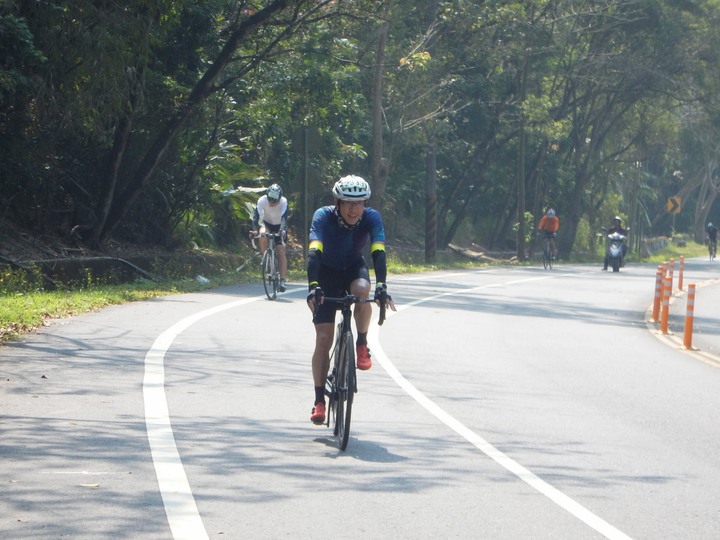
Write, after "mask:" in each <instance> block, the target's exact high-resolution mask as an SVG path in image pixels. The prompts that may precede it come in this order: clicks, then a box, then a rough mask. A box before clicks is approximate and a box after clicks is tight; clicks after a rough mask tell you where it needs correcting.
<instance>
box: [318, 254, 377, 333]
mask: <svg viewBox="0 0 720 540" xmlns="http://www.w3.org/2000/svg"><path fill="white" fill-rule="evenodd" d="M358 278H362V279H366V280H368V281H370V272H369V271H368V267H367V264H366V263H365V260H362V261H360V264H358V265H357V266H355V267H353V268H349V269H347V270H338V269H337V268H331V267H329V266H321V267H320V281H319V285H318V286H319V287H320V288H321V289H322V290H323V293H325V296H330V297H335V298H337V297H341V296H345V295H346V294H348V293H349V291H350V284H351V283H352V282H353V281H355V280H356V279H358ZM341 307H342V306H341V305H340V304H336V303H335V302H323V303H322V304H320V305H319V306H318V308H317V310H316V311H315V316H314V317H313V323H315V324H321V323H334V322H335V313H336V312H337V311H338V310H339V309H340V308H341Z"/></svg>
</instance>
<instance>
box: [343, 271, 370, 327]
mask: <svg viewBox="0 0 720 540" xmlns="http://www.w3.org/2000/svg"><path fill="white" fill-rule="evenodd" d="M348 277H349V279H350V286H349V287H348V289H349V291H350V294H352V295H353V296H357V297H359V298H368V297H369V296H370V287H371V284H370V272H369V271H368V267H367V265H366V264H365V263H364V262H363V263H362V264H360V265H359V266H358V267H357V268H355V269H353V270H352V271H351V272H350V273H349V274H348ZM371 305H372V304H370V303H364V304H355V308H354V309H353V312H354V313H353V316H354V317H355V326H356V328H357V331H358V333H359V334H367V331H368V329H369V328H370V319H371V317H372V308H371Z"/></svg>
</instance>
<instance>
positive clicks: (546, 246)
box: [543, 236, 553, 270]
mask: <svg viewBox="0 0 720 540" xmlns="http://www.w3.org/2000/svg"><path fill="white" fill-rule="evenodd" d="M552 267H553V255H552V244H551V243H550V237H548V236H545V237H544V238H543V268H545V269H546V270H547V269H548V268H549V269H550V270H552Z"/></svg>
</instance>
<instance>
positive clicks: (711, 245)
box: [707, 238, 717, 261]
mask: <svg viewBox="0 0 720 540" xmlns="http://www.w3.org/2000/svg"><path fill="white" fill-rule="evenodd" d="M707 247H708V255H709V256H710V260H711V261H714V260H715V252H716V251H717V240H711V239H710V238H708V239H707Z"/></svg>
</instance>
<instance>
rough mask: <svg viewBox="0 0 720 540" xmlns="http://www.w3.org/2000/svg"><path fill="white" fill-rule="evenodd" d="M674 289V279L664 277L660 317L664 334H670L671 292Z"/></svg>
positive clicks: (661, 329)
mask: <svg viewBox="0 0 720 540" xmlns="http://www.w3.org/2000/svg"><path fill="white" fill-rule="evenodd" d="M671 289H672V278H671V277H670V276H667V275H666V276H665V277H663V290H662V314H661V317H660V331H661V332H662V333H663V334H667V333H668V317H669V315H670V290H671Z"/></svg>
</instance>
